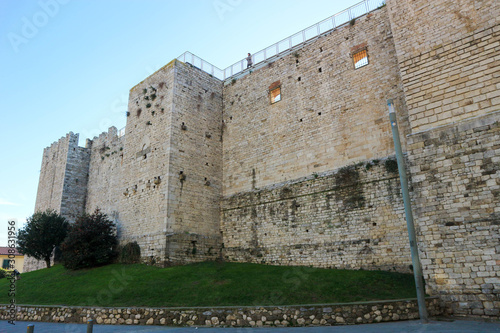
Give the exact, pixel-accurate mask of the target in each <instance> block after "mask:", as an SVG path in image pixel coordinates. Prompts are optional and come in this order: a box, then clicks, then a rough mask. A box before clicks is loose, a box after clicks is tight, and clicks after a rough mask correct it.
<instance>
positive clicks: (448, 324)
mask: <svg viewBox="0 0 500 333" xmlns="http://www.w3.org/2000/svg"><path fill="white" fill-rule="evenodd" d="M30 324H33V325H35V333H56V332H61V333H80V332H81V333H85V332H86V327H87V325H85V324H61V323H57V324H56V323H41V322H26V321H18V322H16V325H15V326H14V325H11V324H9V323H8V322H7V321H0V333H3V332H6V333H7V332H8V333H17V332H19V333H21V332H23V333H25V332H26V330H27V326H28V325H30ZM109 332H171V333H175V332H182V333H187V332H193V333H194V332H200V333H246V332H255V333H286V332H291V333H312V332H319V333H326V332H335V333H337V332H341V333H374V332H383V333H405V332H412V333H413V332H434V333H438V332H439V333H448V332H449V333H451V332H453V333H455V332H459V333H460V332H463V333H473V332H474V333H492V332H500V322H483V321H473V320H458V319H457V320H455V319H446V320H443V321H438V320H433V321H431V322H430V323H429V324H421V323H420V322H419V321H415V320H414V321H399V322H390V323H379V324H366V325H346V326H322V327H289V328H273V327H263V328H212V327H200V328H196V327H164V326H132V325H130V326H129V325H94V330H93V333H109Z"/></svg>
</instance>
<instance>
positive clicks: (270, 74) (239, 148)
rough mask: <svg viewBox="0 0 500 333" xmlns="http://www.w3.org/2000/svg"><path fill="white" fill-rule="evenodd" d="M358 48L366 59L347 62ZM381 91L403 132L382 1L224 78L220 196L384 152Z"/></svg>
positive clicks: (387, 151) (387, 132)
mask: <svg viewBox="0 0 500 333" xmlns="http://www.w3.org/2000/svg"><path fill="white" fill-rule="evenodd" d="M362 49H367V51H368V59H369V64H368V65H367V66H364V67H361V68H359V69H354V63H353V59H352V58H351V57H352V54H353V53H355V52H356V51H358V50H362ZM275 82H278V84H279V85H281V95H282V99H281V101H279V102H277V103H274V104H271V103H270V98H269V87H270V86H271V85H272V84H273V83H275ZM388 98H392V99H394V100H395V103H397V106H398V110H399V111H400V112H399V122H400V124H402V125H403V128H402V131H403V132H407V131H406V128H405V124H407V120H406V106H405V101H404V94H403V88H402V84H401V80H400V76H399V67H398V62H397V58H396V50H395V48H394V43H393V38H392V32H391V28H390V23H389V19H388V16H387V11H386V9H385V7H384V8H382V9H380V10H377V11H374V12H372V13H370V14H368V15H366V16H364V17H361V18H359V19H357V20H356V22H355V24H354V25H350V24H347V25H344V26H343V27H340V28H338V29H337V30H335V31H332V32H331V33H330V34H328V35H326V36H323V37H320V38H319V39H318V40H316V41H315V42H314V43H312V44H310V45H307V46H305V47H303V48H302V49H300V50H298V51H297V52H295V53H294V54H291V55H288V56H285V57H284V58H281V59H279V60H277V61H275V62H273V63H271V64H269V66H267V67H264V68H261V69H258V70H256V71H255V72H253V73H251V74H249V75H246V76H244V77H242V78H241V79H238V80H237V81H236V82H234V83H233V84H229V85H227V86H225V88H224V135H223V149H224V164H223V168H224V171H223V173H224V182H223V184H224V190H223V191H224V196H225V197H227V196H229V195H233V194H236V193H240V192H243V191H249V190H252V189H255V188H261V187H264V186H269V185H272V184H275V183H281V182H285V181H290V180H294V179H298V178H301V177H305V176H308V175H311V174H312V173H320V172H326V171H330V170H335V169H337V168H340V167H342V166H345V165H348V164H352V163H357V162H361V161H366V160H370V159H374V158H385V157H387V156H389V155H392V154H393V153H394V147H393V142H392V134H391V128H390V124H389V120H388V115H387V104H386V100H387V99H388Z"/></svg>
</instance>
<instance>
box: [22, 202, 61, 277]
mask: <svg viewBox="0 0 500 333" xmlns="http://www.w3.org/2000/svg"><path fill="white" fill-rule="evenodd" d="M26 222H27V224H26V227H25V228H24V229H21V230H19V233H18V236H17V249H18V250H19V251H20V252H21V253H23V254H25V255H28V256H30V257H33V258H35V259H38V260H45V263H46V264H47V268H50V257H51V256H52V253H53V251H54V249H55V247H56V246H59V245H60V244H61V242H62V241H63V240H64V238H65V237H66V234H67V232H68V226H69V223H68V221H67V220H66V219H65V218H64V217H62V216H61V215H59V214H58V213H57V212H56V211H55V210H50V209H48V210H46V211H45V212H36V213H35V214H33V216H31V217H28V218H27V220H26Z"/></svg>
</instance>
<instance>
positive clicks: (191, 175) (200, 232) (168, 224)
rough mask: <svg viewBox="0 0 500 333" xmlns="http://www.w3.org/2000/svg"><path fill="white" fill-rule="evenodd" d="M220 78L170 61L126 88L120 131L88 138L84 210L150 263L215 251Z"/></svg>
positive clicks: (211, 256) (190, 259)
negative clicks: (112, 226) (97, 214)
mask: <svg viewBox="0 0 500 333" xmlns="http://www.w3.org/2000/svg"><path fill="white" fill-rule="evenodd" d="M221 124H222V82H221V81H220V80H218V79H216V78H213V77H211V76H210V75H209V74H207V73H205V72H203V71H201V70H199V69H197V68H194V67H191V66H189V65H188V64H184V63H181V62H179V61H176V60H174V61H172V62H171V63H169V64H167V65H166V66H164V67H163V68H161V69H160V70H158V71H157V72H156V73H154V74H153V75H151V76H150V77H148V78H146V79H145V80H144V81H143V82H141V83H139V84H138V85H137V86H135V87H133V88H132V89H131V90H130V98H129V113H128V118H127V126H126V131H125V136H124V137H122V138H118V137H117V136H116V131H114V132H113V133H107V134H106V133H105V134H103V135H101V136H100V137H99V138H95V139H94V140H93V148H92V162H91V168H90V169H91V171H90V183H89V194H91V195H89V197H88V199H87V210H88V211H91V210H93V209H95V208H97V207H100V208H102V209H103V211H104V212H105V213H107V214H108V216H110V217H112V218H114V219H115V222H116V223H117V225H118V233H119V237H120V241H121V242H122V243H126V242H130V241H137V242H138V244H139V245H140V246H141V251H142V256H143V259H144V260H145V261H146V262H149V263H152V264H157V265H169V264H180V263H189V262H196V261H203V260H210V259H215V258H217V257H218V256H219V255H220V248H221V240H220V231H219V219H220V214H219V199H220V196H221V186H222V184H221V181H222V171H221V170H222V168H221V162H222V152H221V147H222V142H221Z"/></svg>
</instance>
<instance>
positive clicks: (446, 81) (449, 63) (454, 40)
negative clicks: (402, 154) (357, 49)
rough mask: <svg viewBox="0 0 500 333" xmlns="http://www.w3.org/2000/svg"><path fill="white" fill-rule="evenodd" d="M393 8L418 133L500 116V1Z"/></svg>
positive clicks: (407, 4) (395, 3)
mask: <svg viewBox="0 0 500 333" xmlns="http://www.w3.org/2000/svg"><path fill="white" fill-rule="evenodd" d="M388 7H389V8H390V13H392V15H391V16H390V17H391V26H392V27H393V31H395V33H394V39H395V46H396V50H397V55H398V61H399V66H400V68H401V77H402V80H403V85H404V90H405V95H406V101H407V104H408V110H409V120H410V126H411V132H412V133H415V132H418V131H423V130H426V129H430V128H434V127H436V126H441V125H445V124H449V123H452V122H456V121H460V120H462V119H467V118H470V117H474V116H478V115H482V114H486V113H489V112H492V111H497V110H499V108H500V90H499V86H498V83H499V79H498V66H499V65H498V63H499V58H498V51H499V43H500V38H499V30H500V26H499V24H500V15H499V13H500V3H499V2H498V1H496V0H488V1H466V0H460V1H453V2H449V1H438V2H435V1H434V2H430V1H429V2H425V3H422V2H415V1H409V0H401V1H400V0H398V1H390V2H389V3H388ZM408 17H411V18H412V19H408Z"/></svg>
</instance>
